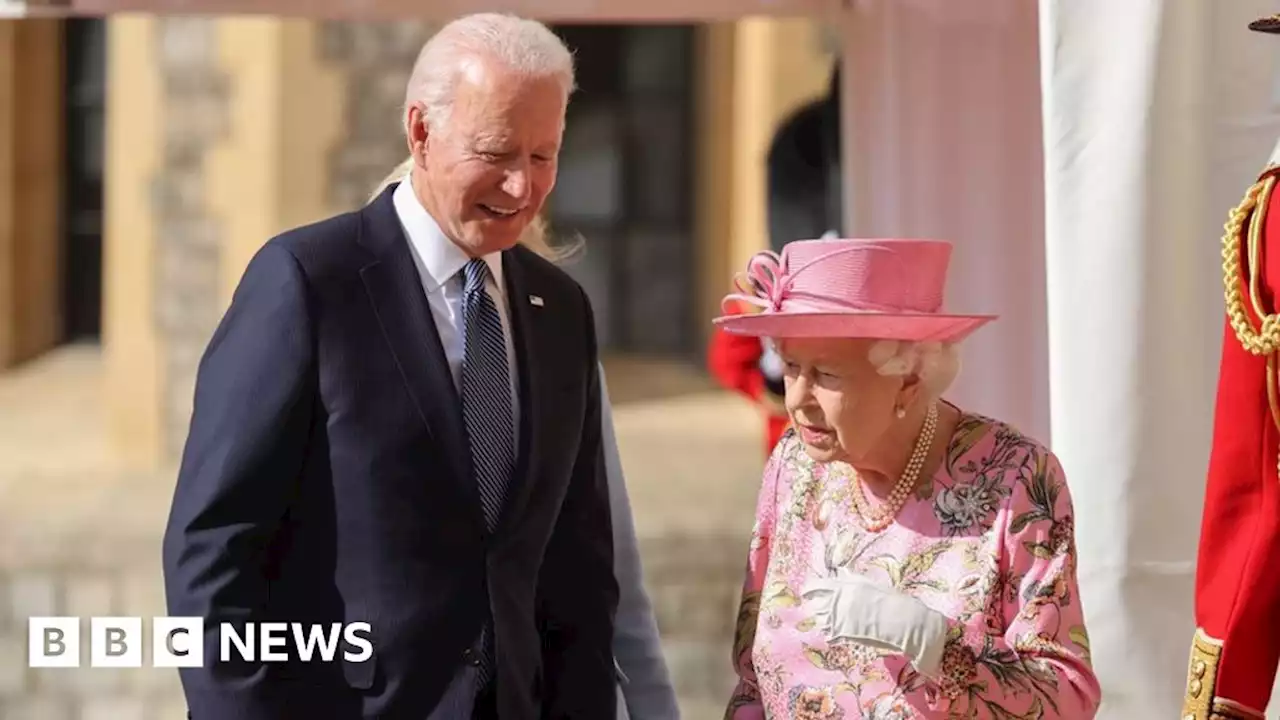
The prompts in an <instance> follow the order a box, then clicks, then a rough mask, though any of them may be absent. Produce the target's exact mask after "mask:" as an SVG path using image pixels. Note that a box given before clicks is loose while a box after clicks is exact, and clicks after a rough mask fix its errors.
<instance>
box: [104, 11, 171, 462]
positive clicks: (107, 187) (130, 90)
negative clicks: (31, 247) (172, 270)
mask: <svg viewBox="0 0 1280 720" xmlns="http://www.w3.org/2000/svg"><path fill="white" fill-rule="evenodd" d="M155 29H156V21H155V20H152V19H150V18H146V17H120V18H117V19H112V20H109V21H108V27H107V73H108V75H107V77H108V81H107V88H108V93H109V94H108V96H107V117H106V127H105V139H106V158H105V166H104V171H103V174H104V177H103V180H104V182H103V193H104V198H103V204H104V208H105V210H104V215H105V217H104V224H103V237H102V243H103V262H102V266H103V267H102V270H103V287H102V295H103V297H102V344H103V361H104V366H105V380H106V384H107V388H106V393H105V397H106V398H107V408H106V409H107V419H108V422H107V427H108V428H110V431H111V433H112V438H111V440H112V442H113V445H114V447H115V448H116V449H117V450H118V451H119V454H120V455H121V456H122V458H123V459H124V460H125V461H126V462H129V463H131V464H139V465H149V464H151V463H153V462H156V461H158V459H159V456H160V447H161V445H162V436H161V432H160V427H161V413H160V399H159V398H160V387H161V385H162V383H163V378H162V377H160V372H161V364H160V358H159V352H160V351H159V344H160V338H159V333H158V331H157V328H156V325H155V323H154V322H152V314H153V312H154V304H155V300H154V294H155V293H154V286H153V284H152V283H151V282H150V281H149V280H150V278H151V274H152V266H153V264H154V261H153V258H154V254H155V253H154V246H155V221H154V218H153V216H152V208H151V202H150V193H149V187H150V182H151V179H152V177H154V176H155V173H156V168H157V167H158V165H159V156H160V153H162V152H163V150H164V141H163V135H162V121H163V118H162V117H161V113H160V94H161V89H162V88H161V73H160V68H159V67H158V58H157V54H156V52H155V50H156V48H155V41H154V35H155Z"/></svg>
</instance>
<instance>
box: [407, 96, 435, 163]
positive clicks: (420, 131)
mask: <svg viewBox="0 0 1280 720" xmlns="http://www.w3.org/2000/svg"><path fill="white" fill-rule="evenodd" d="M404 134H405V140H406V142H407V143H408V145H409V155H411V156H412V157H413V159H414V160H416V161H417V163H418V164H419V165H422V164H423V163H424V162H425V161H426V152H427V140H428V137H429V136H430V128H429V127H428V124H427V106H426V104H425V103H423V102H422V101H417V102H414V103H413V104H411V105H410V106H409V111H408V112H407V113H406V114H405V133H404Z"/></svg>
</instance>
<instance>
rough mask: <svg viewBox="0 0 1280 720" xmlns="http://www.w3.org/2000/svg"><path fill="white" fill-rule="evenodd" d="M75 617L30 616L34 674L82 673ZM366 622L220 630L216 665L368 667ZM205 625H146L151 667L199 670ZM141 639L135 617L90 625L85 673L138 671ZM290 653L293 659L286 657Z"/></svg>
mask: <svg viewBox="0 0 1280 720" xmlns="http://www.w3.org/2000/svg"><path fill="white" fill-rule="evenodd" d="M81 624H82V623H81V619H80V618H78V617H33V618H30V619H29V620H28V621H27V633H28V634H27V665H28V666H29V667H33V668H74V667H80V660H81V652H80V644H81V643H80V630H81ZM369 632H370V627H369V623H365V622H355V623H347V624H343V623H329V624H308V623H285V622H264V623H246V624H243V625H241V626H240V627H237V626H235V625H232V624H229V623H222V624H221V625H220V626H219V628H218V641H219V647H218V660H219V661H220V662H231V661H232V660H233V659H235V660H242V661H245V662H264V663H271V662H287V661H289V660H290V659H292V658H296V659H297V660H300V661H302V662H333V660H334V659H335V658H337V657H338V656H339V652H338V650H339V646H340V645H341V644H342V643H343V642H344V641H345V643H346V644H347V645H348V646H350V648H348V649H344V650H342V653H341V657H342V659H343V660H346V661H347V662H365V661H366V660H368V659H369V658H371V657H372V656H373V643H371V642H370V641H369V637H368V636H369ZM204 641H205V627H204V619H203V618H198V617H157V618H152V620H151V666H152V667H162V668H184V667H201V666H202V665H204V661H205V652H204ZM145 642H146V639H145V637H144V635H143V627H142V618H140V617H94V618H89V642H88V645H89V666H90V667H107V668H129V667H134V668H136V667H142V648H143V646H144V643H145ZM290 649H292V650H293V653H294V654H292V655H291V654H290V652H288V651H289V650H290Z"/></svg>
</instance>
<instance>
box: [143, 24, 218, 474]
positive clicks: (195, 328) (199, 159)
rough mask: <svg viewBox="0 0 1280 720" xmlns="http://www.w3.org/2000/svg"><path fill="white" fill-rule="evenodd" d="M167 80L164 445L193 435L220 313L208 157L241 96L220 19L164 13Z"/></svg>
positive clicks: (159, 313) (160, 30) (161, 234)
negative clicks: (202, 373)
mask: <svg viewBox="0 0 1280 720" xmlns="http://www.w3.org/2000/svg"><path fill="white" fill-rule="evenodd" d="M155 27H156V37H155V43H156V55H157V56H158V57H159V60H160V62H159V67H160V74H161V80H162V90H161V98H162V100H161V107H160V112H161V115H162V120H161V125H162V126H163V128H164V135H163V137H162V138H161V142H162V143H163V148H162V152H161V165H160V170H159V172H158V173H157V174H156V176H155V178H154V180H153V182H152V193H151V195H152V203H153V214H154V217H155V228H156V232H155V237H156V258H155V263H156V264H155V267H154V273H155V275H154V282H155V305H154V311H155V322H156V325H157V331H158V332H157V334H158V336H159V338H160V347H161V348H163V352H164V359H163V362H162V367H163V372H164V373H165V385H164V388H163V390H162V392H163V397H164V411H165V419H164V427H165V446H166V449H167V450H168V452H169V453H170V454H171V455H174V456H177V455H178V454H179V453H180V452H181V450H182V443H183V442H184V441H185V439H186V433H187V424H188V422H189V421H190V417H191V401H192V391H193V388H194V384H195V375H196V366H197V365H198V364H199V362H200V355H201V354H202V353H203V352H204V348H205V345H206V344H207V343H208V341H209V337H210V335H212V334H213V330H214V328H215V327H216V325H217V322H218V313H219V311H220V307H221V306H220V303H219V299H218V281H219V278H220V275H219V272H220V265H219V246H220V245H221V244H222V241H223V237H222V228H221V225H220V223H219V219H218V218H217V217H215V216H214V215H212V214H211V213H210V212H209V211H208V208H207V207H206V205H205V189H204V188H205V183H204V158H205V155H206V154H207V153H208V152H209V150H210V149H211V148H212V147H213V146H214V145H215V144H216V143H217V142H218V140H220V139H221V138H222V137H224V136H225V134H226V132H227V122H228V117H229V114H230V109H229V106H230V103H231V101H232V98H231V94H230V93H231V91H232V89H231V88H230V87H228V83H227V79H226V77H225V75H224V73H223V71H222V70H221V69H220V67H219V58H218V55H219V48H218V37H217V25H216V21H213V20H209V19H204V18H189V17H165V18H160V19H158V20H157V21H156V26H155Z"/></svg>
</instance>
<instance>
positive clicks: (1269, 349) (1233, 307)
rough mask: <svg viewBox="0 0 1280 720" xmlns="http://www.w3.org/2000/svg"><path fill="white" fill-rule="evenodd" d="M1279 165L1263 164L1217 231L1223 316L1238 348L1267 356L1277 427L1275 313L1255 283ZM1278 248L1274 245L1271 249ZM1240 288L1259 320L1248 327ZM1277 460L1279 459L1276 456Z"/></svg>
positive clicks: (1278, 323)
mask: <svg viewBox="0 0 1280 720" xmlns="http://www.w3.org/2000/svg"><path fill="white" fill-rule="evenodd" d="M1278 174H1280V165H1268V166H1267V168H1266V169H1265V170H1264V171H1263V172H1262V174H1261V175H1260V176H1259V178H1258V181H1257V182H1256V183H1254V184H1253V186H1252V187H1250V188H1249V191H1248V192H1246V193H1245V196H1244V199H1243V200H1241V201H1240V204H1239V205H1237V206H1236V207H1235V208H1233V209H1232V210H1231V214H1230V215H1229V216H1228V217H1227V223H1226V225H1225V226H1224V227H1223V229H1224V231H1225V232H1223V234H1222V282H1223V286H1224V287H1223V289H1224V293H1225V294H1224V298H1225V300H1226V311H1227V319H1228V320H1229V321H1230V323H1231V329H1232V330H1233V331H1235V335H1236V339H1237V340H1239V341H1240V345H1241V347H1243V348H1244V349H1245V351H1247V352H1249V353H1250V354H1252V355H1257V356H1265V357H1266V358H1267V400H1268V403H1269V404H1270V406H1271V419H1272V421H1273V422H1275V424H1276V427H1277V428H1280V397H1278V395H1277V388H1276V353H1277V351H1278V350H1280V315H1277V314H1275V313H1272V312H1268V308H1267V307H1266V306H1265V305H1264V304H1263V302H1262V296H1261V294H1260V291H1259V283H1260V281H1261V278H1262V265H1263V259H1262V250H1263V248H1262V231H1263V229H1264V228H1265V226H1266V221H1267V205H1268V203H1269V202H1270V200H1271V194H1272V192H1274V190H1275V187H1276V181H1277V175H1278ZM1246 218H1248V219H1249V228H1248V240H1247V246H1246V248H1245V249H1246V251H1247V252H1248V253H1249V276H1248V277H1247V278H1246V277H1245V276H1244V271H1243V268H1242V263H1241V253H1240V241H1241V236H1242V235H1244V234H1245V227H1244V223H1245V219H1246ZM1276 251H1277V252H1280V248H1277V249H1276ZM1243 287H1248V288H1249V294H1248V299H1249V303H1250V305H1251V309H1252V310H1253V314H1254V316H1256V317H1257V318H1258V319H1259V323H1258V327H1254V325H1253V322H1252V320H1251V319H1250V317H1249V313H1248V311H1247V310H1246V309H1245V304H1244V303H1245V294H1244V291H1243V290H1242V288H1243ZM1277 461H1278V463H1280V458H1277Z"/></svg>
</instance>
